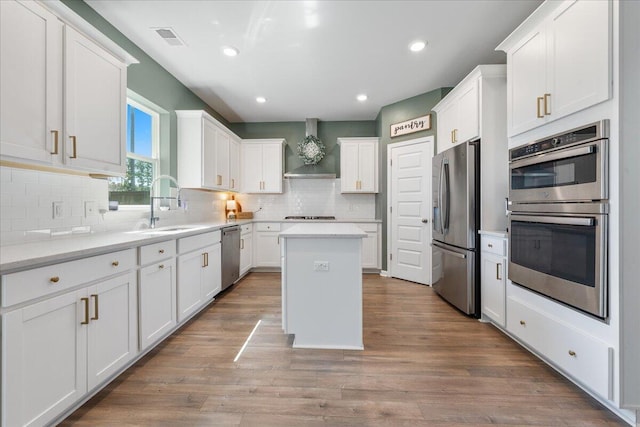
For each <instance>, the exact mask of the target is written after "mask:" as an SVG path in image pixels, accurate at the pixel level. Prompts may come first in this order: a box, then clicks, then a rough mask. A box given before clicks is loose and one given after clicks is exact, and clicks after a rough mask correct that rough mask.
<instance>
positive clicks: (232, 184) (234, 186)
mask: <svg viewBox="0 0 640 427" xmlns="http://www.w3.org/2000/svg"><path fill="white" fill-rule="evenodd" d="M231 188H236V180H235V179H234V178H231Z"/></svg>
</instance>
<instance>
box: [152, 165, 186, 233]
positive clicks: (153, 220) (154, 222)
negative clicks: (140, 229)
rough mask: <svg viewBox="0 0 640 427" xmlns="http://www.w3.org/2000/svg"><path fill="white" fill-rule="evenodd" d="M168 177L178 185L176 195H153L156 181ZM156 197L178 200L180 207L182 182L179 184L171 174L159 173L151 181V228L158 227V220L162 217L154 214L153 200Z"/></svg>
mask: <svg viewBox="0 0 640 427" xmlns="http://www.w3.org/2000/svg"><path fill="white" fill-rule="evenodd" d="M163 178H164V179H168V180H170V181H173V183H174V184H175V185H176V188H177V189H178V192H177V193H176V197H163V196H154V195H153V186H154V185H155V183H156V182H158V181H159V180H161V179H163ZM156 199H161V200H177V201H178V207H180V206H181V201H180V184H178V181H177V180H176V179H175V178H174V177H172V176H171V175H158V176H157V177H156V178H155V179H154V180H153V181H151V188H150V189H149V204H150V205H151V210H150V216H149V228H156V221H159V220H160V218H159V217H157V216H155V215H154V210H153V201H154V200H156Z"/></svg>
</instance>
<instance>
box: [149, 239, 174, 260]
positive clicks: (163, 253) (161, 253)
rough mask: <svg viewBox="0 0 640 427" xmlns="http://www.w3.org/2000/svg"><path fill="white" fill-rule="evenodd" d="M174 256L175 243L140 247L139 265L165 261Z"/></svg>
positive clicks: (169, 241) (167, 242)
mask: <svg viewBox="0 0 640 427" xmlns="http://www.w3.org/2000/svg"><path fill="white" fill-rule="evenodd" d="M175 254H176V241H175V240H167V241H166V242H160V243H154V244H153V245H146V246H140V265H147V264H151V263H154V262H156V261H160V260H161V259H167V258H170V257H172V256H175Z"/></svg>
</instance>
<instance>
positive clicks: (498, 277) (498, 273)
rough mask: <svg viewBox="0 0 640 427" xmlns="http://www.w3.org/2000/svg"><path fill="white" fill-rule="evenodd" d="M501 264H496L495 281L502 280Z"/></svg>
mask: <svg viewBox="0 0 640 427" xmlns="http://www.w3.org/2000/svg"><path fill="white" fill-rule="evenodd" d="M501 267H502V264H496V280H502V272H501V270H502V268H501Z"/></svg>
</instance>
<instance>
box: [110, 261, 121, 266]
mask: <svg viewBox="0 0 640 427" xmlns="http://www.w3.org/2000/svg"><path fill="white" fill-rule="evenodd" d="M111 265H112V266H114V267H117V266H119V265H120V263H119V262H118V261H113V262H112V263H111Z"/></svg>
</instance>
